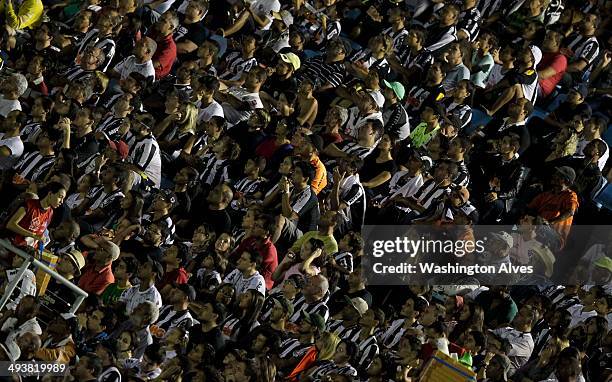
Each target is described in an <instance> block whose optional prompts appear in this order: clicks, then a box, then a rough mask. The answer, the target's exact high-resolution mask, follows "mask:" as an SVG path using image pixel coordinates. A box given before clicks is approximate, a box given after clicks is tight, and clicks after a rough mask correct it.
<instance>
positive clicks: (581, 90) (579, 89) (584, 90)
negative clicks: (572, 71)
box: [572, 84, 589, 99]
mask: <svg viewBox="0 0 612 382" xmlns="http://www.w3.org/2000/svg"><path fill="white" fill-rule="evenodd" d="M572 90H573V91H575V92H576V93H578V94H580V96H582V98H583V99H584V98H586V97H587V96H588V95H589V88H588V87H587V86H586V85H585V84H580V85H576V86H574V87H573V88H572Z"/></svg>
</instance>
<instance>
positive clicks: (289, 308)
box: [273, 296, 293, 316]
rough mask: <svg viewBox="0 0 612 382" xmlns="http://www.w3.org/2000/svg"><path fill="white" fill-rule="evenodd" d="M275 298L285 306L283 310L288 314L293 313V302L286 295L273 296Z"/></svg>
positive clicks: (275, 300) (277, 302) (276, 301)
mask: <svg viewBox="0 0 612 382" xmlns="http://www.w3.org/2000/svg"><path fill="white" fill-rule="evenodd" d="M273 299H274V302H275V303H276V304H279V305H280V306H281V307H282V308H283V310H284V311H285V312H286V313H287V316H292V315H293V303H292V302H291V301H289V300H288V299H287V298H286V297H284V296H276V297H273Z"/></svg>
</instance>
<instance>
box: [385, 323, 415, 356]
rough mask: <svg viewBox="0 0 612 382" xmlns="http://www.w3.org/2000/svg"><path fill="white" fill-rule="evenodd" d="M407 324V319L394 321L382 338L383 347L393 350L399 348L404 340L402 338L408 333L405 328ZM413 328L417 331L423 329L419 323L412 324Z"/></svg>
mask: <svg viewBox="0 0 612 382" xmlns="http://www.w3.org/2000/svg"><path fill="white" fill-rule="evenodd" d="M405 322H406V319H405V318H398V319H397V320H394V321H393V322H392V323H391V325H390V326H389V328H388V329H387V330H385V331H384V333H383V334H382V335H381V336H380V341H381V345H382V346H384V347H385V348H387V349H392V348H394V347H395V346H397V344H399V342H400V340H401V339H402V336H403V335H404V333H405V332H406V329H405V328H404V324H405ZM412 327H413V328H417V329H421V328H422V326H421V325H420V324H419V323H418V321H415V322H414V323H413V324H412Z"/></svg>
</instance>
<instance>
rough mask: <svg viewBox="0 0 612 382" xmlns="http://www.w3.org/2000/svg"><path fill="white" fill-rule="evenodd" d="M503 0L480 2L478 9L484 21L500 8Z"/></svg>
mask: <svg viewBox="0 0 612 382" xmlns="http://www.w3.org/2000/svg"><path fill="white" fill-rule="evenodd" d="M501 3H502V0H480V1H479V2H478V5H477V8H478V10H479V11H480V15H481V16H482V18H483V19H488V18H489V17H491V16H492V15H493V14H494V13H495V12H497V10H498V9H499V8H500V6H501Z"/></svg>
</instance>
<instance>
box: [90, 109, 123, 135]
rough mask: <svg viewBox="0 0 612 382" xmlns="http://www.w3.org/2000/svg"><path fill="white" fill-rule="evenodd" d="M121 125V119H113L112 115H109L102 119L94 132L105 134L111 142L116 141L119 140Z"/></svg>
mask: <svg viewBox="0 0 612 382" xmlns="http://www.w3.org/2000/svg"><path fill="white" fill-rule="evenodd" d="M122 123H123V118H118V117H115V116H114V115H109V116H108V117H106V118H104V119H103V120H102V122H100V124H99V125H98V126H97V127H96V130H95V131H96V132H102V133H104V134H106V135H107V136H108V137H109V138H110V139H111V140H113V141H116V140H119V139H121V134H120V133H119V129H120V128H121V124H122Z"/></svg>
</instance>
